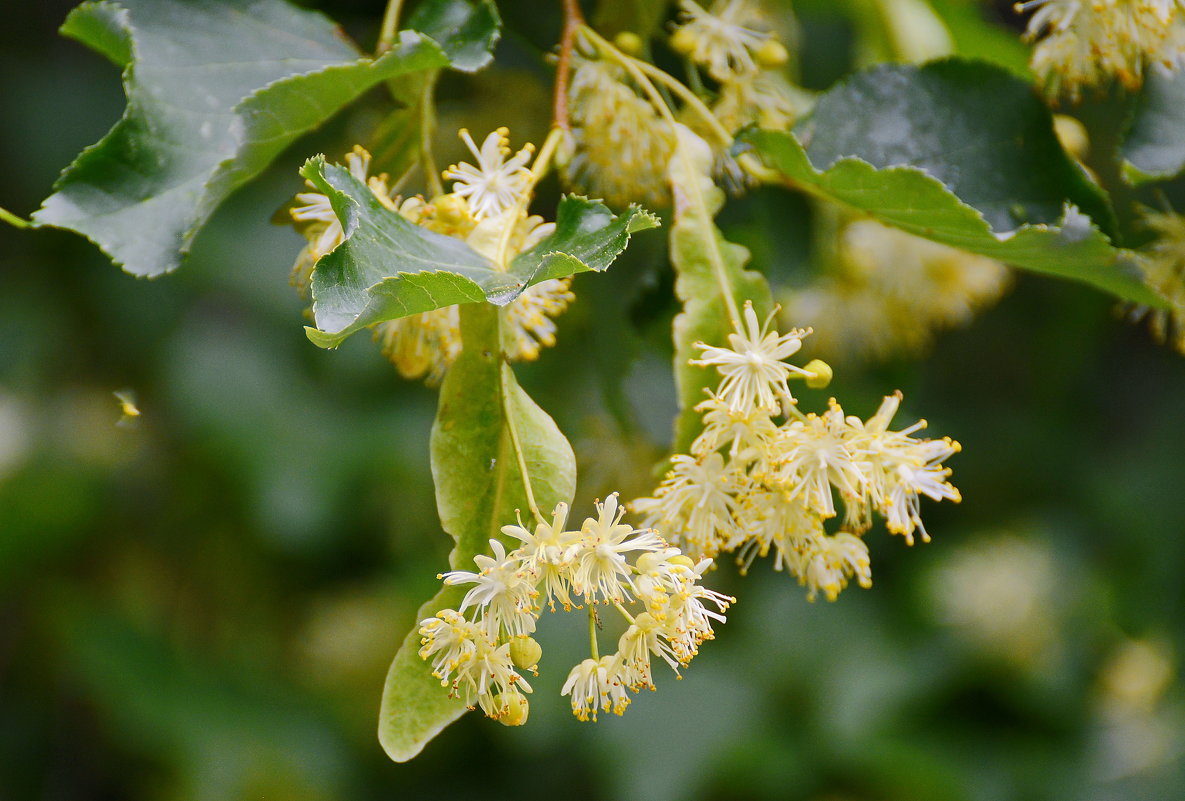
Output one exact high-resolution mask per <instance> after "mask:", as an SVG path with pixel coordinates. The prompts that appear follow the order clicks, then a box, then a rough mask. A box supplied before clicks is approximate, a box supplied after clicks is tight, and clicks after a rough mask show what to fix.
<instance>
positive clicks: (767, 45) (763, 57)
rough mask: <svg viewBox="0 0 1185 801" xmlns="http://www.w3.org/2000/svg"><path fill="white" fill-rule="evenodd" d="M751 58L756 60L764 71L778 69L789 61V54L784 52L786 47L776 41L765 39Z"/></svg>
mask: <svg viewBox="0 0 1185 801" xmlns="http://www.w3.org/2000/svg"><path fill="white" fill-rule="evenodd" d="M753 56H754V58H756V59H757V63H758V64H760V65H761V66H762V67H765V68H766V69H773V68H774V67H780V66H782V65H783V64H785V63H786V62H787V61H789V60H790V53H789V52H788V51H787V50H786V46H785V45H784V44H782V43H781V42H779V41H778V40H777V39H766V40H765V41H764V42H762V43H761V47H759V48H757V52H756V53H754V54H753Z"/></svg>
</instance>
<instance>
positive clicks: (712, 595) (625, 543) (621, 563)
mask: <svg viewBox="0 0 1185 801" xmlns="http://www.w3.org/2000/svg"><path fill="white" fill-rule="evenodd" d="M624 514H625V509H624V508H623V507H621V506H620V505H619V504H618V501H617V495H616V493H614V494H613V495H610V496H609V497H608V498H606V499H605V501H604V502H603V503H598V504H597V516H596V517H590V518H588V519H586V520H585V521H584V523H583V524H582V525H581V526H580V528H579V529H576V530H569V529H568V528H567V522H568V521H567V518H568V507H567V504H563V503H561V504H559V505H558V506H556V508H555V511H554V514H553V516H552V519H551V521H550V522H539V523H538V524H537V525H536V526H535V528H534V530H531V529H530V528H529V527H528V526H526V525H524V524H523V523H522V521H521V520H520V521H519V523H518V524H517V525H507V526H503V527H502V533H503V534H504V535H505V536H506V537H507V538H509V539H511V540H516V541H518V542H519V543H521V544H520V545H519V546H518V547H516V548H515V549H514V550H512V551H510V552H507V551H506V549H505V546H504V545H503V543H502V542H501V541H499V540H490V548H491V552H492V555H491V556H485V555H480V556H477V557H474V562H475V564H476V567H477V570H476V571H466V570H453V571H450V572H448V573H444V574H441V576H440V578H441V579H443V581H444V583H445V584H450V585H458V586H469V589H468V591H467V592H466V593H465V597H464V598H463V599H462V601H461V604H460V608H459V609H456V610H454V609H443V610H441V611H439V612H437V613H436V615H435V616H434V617H430V618H427V619H425V620H422V621H420V635H421V638H422V639H421V648H420V651H419V653H420V657H421V658H423V659H425V660H426V661H428V662H429V663H430V665H431V667H432V674H433V675H434V676H436V677H437V678H438V679H440V681H441V684H442V686H445V687H448V688H449V693H450V695H452V696H454V697H457V698H460V699H461V700H462V701H463V702H464V703H465V704H466V705H467V706H469V707H470V708H475V707H480V708H481V710H482V711H483V712H484V713H485V714H486V715H488V716H489V717H491V718H494V719H497V720H500V721H501V722H503V723H506V724H508V725H519V724H521V723H523V722H525V721H526V717H527V711H528V704H527V701H526V699H525V698H524V697H523V695H522V693H523V692H531V687H530V685H529V684H528V683H527V682H526V680H525V679H523V676H522V673H521V672H520V671H526V670H531V671H535V669H536V667H537V663H538V661H539V658H540V656H541V654H542V649H541V648H540V646H539V644H538V643H537V642H536V641H535V640H534V638H532V637H531V636H530V635H531V634H532V633H533V632H534V631H535V624H536V621H537V619H538V617H539V615H540V614H541V612H542V609H543V606H544V605H546V606H547V607H548V608H549V609H551V610H552V611H554V610H555V607H556V604H557V603H558V604H559V605H560V606H561V607H562V608H563V609H565V610H570V609H572V608H573V607H576V608H583V607H587V609H588V613H589V615H590V625H595V624H597V623H599V617H598V616H597V611H596V610H597V609H598V607H609V606H612V607H613V608H615V609H617V610H618V611H619V612H620V613H621V614H622V616H623V617H624V618H625V620H626V621H627V623H628V626H627V628H626V630H625V632H624V633H623V634H622V635H621V636H620V638H619V640H618V650H617V651H616V652H615V653H613V654H609V655H606V656H601V655H599V653H598V650H597V645H596V633H595V628H590V631H591V636H592V642H591V645H592V655H591V656H590V658H589V659H586V660H584V661H583V662H581V663H580V664H578V665H577V666H576V667H574V668H573V669H572V671H571V673H570V674H569V675H568V679H567V681H566V682H565V683H564V686H563V694H564V695H568V696H570V697H571V702H572V711H573V714H575V715H576V717H578V718H579V719H581V720H587V719H588V718H590V717H591V718H592V719H593V720H596V718H597V714H598V712H600V711H605V712H612V713H614V714H617V715H620V714H622V712H623V711H624V710H625V708H626V707H627V706H628V705H629V703H630V692H631V691H633V692H636V691H638V690H640V689H642V688H643V687H645V688H649V689H654V680H653V675H652V671H651V661H652V657H656V658H658V659H661V660H662V661H663V662H665V663H666V664H667V665H669V666H670V667H671V668H672V669H673V670H674V671H675V672H676V674H678V672H679V668H681V667H685V666H686V665H687V664H688V663H689V662H690V661H691V659H692V657H694V656H695V655H696V653H697V652H698V650H699V646H700V644H701V643H702V642H703V641H704V640H709V639H712V637H713V632H712V625H713V623H714V622H717V623H722V622H724V619H725V618H724V614H723V612H724V611H725V610H726V609H727V608H728V606H729V605H730V604H731V603H732V602H733V599H732V598H729V597H727V596H725V595H721V594H720V593H718V592H714V591H712V590H709V589H707V588H705V587H702V586H700V584H699V580H700V578H701V577H702V576H703V574H704V572H705V571H706V570H707V569H708V568H709V567H710V566H711V564H712V560H711V559H701V560H700V561H699V562H698V563H696V562H692V560H691V559H689V558H688V557H686V556H684V555H683V554H682V553H681V552H680V551H679V550H678V549H677V548H674V547H672V546H671V545H669V544H668V543H667V542H666V541H665V540H663V538H662V537H660V536H659V534H658V533H657V532H656V531H654V530H651V529H637V528H634V527H633V526H631V525H629V524H626V523H623V522H622V517H623V515H624ZM627 606H634V607H637V608H636V609H635V612H634V613H631V612H630V610H629V609H628V608H627Z"/></svg>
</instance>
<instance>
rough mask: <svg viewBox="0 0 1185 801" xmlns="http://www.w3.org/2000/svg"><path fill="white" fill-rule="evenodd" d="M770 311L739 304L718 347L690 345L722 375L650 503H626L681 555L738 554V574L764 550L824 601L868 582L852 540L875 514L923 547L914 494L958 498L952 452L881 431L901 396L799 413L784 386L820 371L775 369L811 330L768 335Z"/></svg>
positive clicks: (906, 432) (865, 564) (907, 432)
mask: <svg viewBox="0 0 1185 801" xmlns="http://www.w3.org/2000/svg"><path fill="white" fill-rule="evenodd" d="M772 316H773V315H772V314H771V315H770V319H767V320H766V322H765V324H764V326H762V325H759V323H758V319H757V315H756V313H755V312H754V310H753V307H752V305H751V304H746V306H745V309H744V312H743V317H744V321H743V323H741V322H739V321H738V324H737V330H736V332H735V333H733V334H732V335H730V337H729V345H730V346H729V347H727V348H724V347H713V346H708V345H702V344H701V345H699V347H700V348H701V349H702V350H703V352H704V353H703V358H702V359H698V360H695V361H693V362H692V363H693V364H698V365H702V366H705V367H715V368H716V369H717V371H718V372H719V373H720V375H721V376H722V380H721V382H720V385H719V387H718V388H717V390H716V392H715V393H713V394H710V395H709V397H708V398H707V400H705V401H704V402H703V403H701V404H700V405H699V406H698V407H697V410H698V411H700V412H702V414H703V423H704V428H703V431H702V433H701V434H700V436H699V437H698V438H697V439H696V440H695V441H694V442H693V443H692V445H691V449H690V450H691V452H690V453H689V454H682V455H678V456H675V457H674V459H673V461H672V468H671V470H670V472H669V473H668V474H667V476H666V478H665V479H664V480H663V481H662V483H661V484H660V485H659V487H658V489H657V490H656V491H655V493H654V496H653V497H650V498H642V499H639V500H636V501H634V502H633V504H631V506H632V508H633V509H634V510H635V511H637V512H639V513H641V514H643V515H644V516H645V523H646V525H651V526H657V527H659V528H661V529H662V530H663V531H664V532H666V534H667V536H668V537H669V538H670V540H671V542H672V544H674V545H677V546H678V547H679V548H680V549H682V550H683V552H684V553H686V554H688V555H689V556H691V557H692V558H711V557H714V556H716V555H717V554H719V553H721V552H724V551H738V552H739V558H738V561H740V563H741V564H742V565H743V566H744V568H745V569H748V567H749V566H750V565H751V564H752V562H753V560H754V559H755V558H756V557H759V556H766V555H767V554H769V553H770V552H771V551H772V552H773V554H774V568H775V569H776V570H783V569H784V570H786V571H788V572H789V573H791V574H792V575H794V576H795V577H796V578H797V579H798V580H799V582H800V583H801V584H803V585H805V586H806V587H807V590H808V597H809V598H811V599H812V600H813V599H814V598H815V597H816V595H817V594H818V593H820V592H821V593H823V594H824V595H825V596H826V597H827V598H828V600H834V599H835V598H836V596H837V595H838V594H839V592H840V591H841V590H842V589H843V588H844V587H845V586H847V583H848V581H849V580H851V579H853V578H854V579H855V580H856V581H857V582H858V583H859V584H860V585H861V586H863V587H868V586H870V585H871V583H872V574H871V565H870V561H869V557H868V548H867V546H866V545H865V543H864V541H863V539H862V535H863V534H864V533H865V532H866V531H867V530H868V529H869V528H870V527H871V525H872V521H873V515H874V513H875V514H879V515H880V516H882V517H883V518H884V519H885V523H886V527H887V528H888V529H889V531H890V532H892V533H894V534H900V535H901V536H903V537H904V538H905V540H906V542H907V543H909V544H913V542H914V539H915V537H916V538H920V539H922V540H923V541H928V540H929V535H928V534H927V532H926V529H925V526H924V525H923V524H922V519H921V514H920V501H921V497H922V496H926V497H929V498H932V499H934V500H941V499H943V498H947V499H950V500H954V501H958V500H959V493H958V490H956V489H955V488H954V487H953V486H952V485H951V484H950V483H949V482H948V481H947V478H948V477H949V475H950V470H949V469H948V468H946V467H944V466H943V464H942V463H943V461H944V460H945V459H946V458H948V457H949V456H951V455H952V454H954V453H956V452H958V450H959V445H958V443H956V442H953V441H951V440H950V439H942V440H929V439H917V438H915V437H914V436H913V435H914V434H915V433H916V432H917V431H919V430H920V429H922V428H924V427H925V425H926V424H925V422H924V421H922V422H918V423H915V424H914V425H912V426H909V427H908V428H905V429H902V430H900V431H893V430H890V428H889V426H890V424H891V422H892V419H893V417H894V415H895V414H896V412H897V408H898V405H899V404H900V402H901V395H900V393H898V394H895V395H892V396H889V397H887V398H885V399H884V402H883V403H882V404H881V406H880V408H879V409H878V410H877V412H876V414H874V415H873V416H872V417H870V418H869V419H868V420H861V419H860V418H858V417H855V416H850V415H845V414H844V411H843V409H842V408H841V407H840V405H839V404H838V403H837V402H836V401H835V400H834V399H832V400H831V401H830V403H829V404H828V409H827V411H825V412H823V413H822V414H815V413H810V414H804V413H803V412H801V411H800V410H799V409H798V407H797V401H796V400H795V399H794V397H793V395H792V394H791V392H790V390H789V386H788V384H787V379H790V378H801V379H805V381H806V382H807V384H808V385H809V386H814V387H822V386H825V385H826V384H827V383H828V382H829V381H830V378H831V369H830V367H828V366H827V365H826V364H825V363H823V362H820V361H817V360H816V361H812V362H809V363H808V364H807V365H806V366H805V367H796V366H794V365H790V364H786V363H785V362H784V361H783V360H784V359H785V358H787V357H788V356H790V355H792V354H794V353H795V352H797V351H798V349H799V347H800V346H801V343H802V338H803V337H804V336H806V335H807V334H808V333H810V332H809V331H804V330H794V331H791V332H790V333H788V334H778V333H777V332H776V331H774V330H771V327H770V324H771V320H772ZM778 418H784V419H782V420H781V421H780V422H779V420H778ZM837 498H838V504H837ZM840 511H842V512H843V517H842V521H841V525H840V531H838V532H837V533H829V532H828V531H827V530H826V527H825V523H826V521H828V520H830V519H831V518H835V517H837V516H838V515H839V513H840Z"/></svg>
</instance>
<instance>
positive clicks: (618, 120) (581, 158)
mask: <svg viewBox="0 0 1185 801" xmlns="http://www.w3.org/2000/svg"><path fill="white" fill-rule="evenodd" d="M573 66H574V70H573V73H572V83H571V86H570V87H569V93H568V97H569V99H568V108H569V111H570V114H571V121H572V144H573V148H574V149H573V153H572V158H571V159H570V160H569V162H568V164H567V165H566V167H565V178H566V179H567V181H568V182H569V183H572V184H574V185H576V186H579V187H581V188H583V189H584V190H585V191H587V192H589V193H591V194H592V195H595V196H597V197H600V198H603V199H604V200H605V202H606V203H609V204H611V205H617V206H624V205H626V204H628V203H634V202H636V203H644V204H646V205H649V206H665V205H667V204H669V203H670V189H669V188H668V186H667V182H666V165H667V162H668V161H669V160H670V158H671V153H672V152H673V149H674V141H675V134H674V131H672V130H671V127H670V125H669V124H668V123H667V122H666V121H664V120H663V119H662V118H661V117H660V116H659V115H658V112H657V111H655V109H654V106H653V105H651V103H650V102H649V101H648V100H646V99H645V98H643V97H642V96H640V95H639V94H638V92H637V90H636V88H635V87H634V85H633V84H632V83H631V82H630V81H629V80H628V79H627V77H626V75H625V70H624V69H623V68H622V67H621V66H620V65H618V64H615V63H613V62H612V61H609V60H607V59H601V58H596V57H595V56H588V57H585V56H581V55H580V54H578V53H577V54H575V55H574V56H573Z"/></svg>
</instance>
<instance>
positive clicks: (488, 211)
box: [290, 128, 575, 384]
mask: <svg viewBox="0 0 1185 801" xmlns="http://www.w3.org/2000/svg"><path fill="white" fill-rule="evenodd" d="M507 134H508V131H507V130H506V129H505V128H499V129H498V130H496V131H493V132H492V133H490V134H489V135H488V136H486V138H485V139H484V140H483V142H482V144H481V146H480V147H479V146H478V145H477V144H476V143H475V142H474V140H473V138H472V137H471V136H470V135H469V132H468V131H466V130H464V129H462V130H461V132H460V136H461V139H462V140H463V141H464V142H465V144H466V145H467V146H468V147H469V150H470V151H471V152H472V153H473V156H474V159H475V160H476V161H477V166H473V165H471V164H467V163H461V164H454V165H452V166H450V167H449V168H448V169H447V170H445V172H444V177H445V178H446V179H451V180H453V181H454V183H453V191H452V192H451V193H447V194H443V195H439V196H437V197H435V198H432V199H431V200H426V199H425V198H423V197H421V196H418V195H417V196H415V197H409V198H407V199H406V200H405V199H402V198H400V197H398V196H397V195H395V194H394V192H393V191H392V190H391V189H390V187H389V182H388V177H387V176H386V174H381V175H370V162H371V157H370V154H369V153H367V152H366V151H365V150H364V149H363V148H361V147H359V146H355V147H354V150H353V152H351V153H349V154H347V155H346V165H347V167H348V168H349V170H350V172H351V173H352V174H353V175H354V177H355V178H357V179H358V180H359V181H362V182H364V183H366V185H367V186H368V187H369V188H370V191H371V192H373V193H374V196H375V197H376V198H378V199H379V201H380V202H381V203H382V204H383V205H384V206H386V207H387V208H388V209H390V210H391V211H394V212H397V213H398V214H400V215H401V216H402V217H404V218H405V219H407V220H410V221H411V222H413V223H415V224H416V225H420V226H423V227H424V228H427V229H428V230H430V231H434V232H435V233H438V234H444V235H445V236H453V237H456V238H458V239H462V240H464V241H465V243H466V244H467V245H469V247H471V248H472V249H473V250H475V251H477V252H478V253H480V254H482V255H483V256H486V257H487V258H489V259H491V260H493V261H495V262H499V261H505V262H508V261H509V260H510V259H512V258H513V257H514V256H516V255H518V254H519V253H521V252H522V251H524V250H528V249H530V248H531V247H534V246H535V245H536V244H538V243H539V242H540V241H541V240H543V239H544V238H545V237H546V236H548V235H549V234H551V233H552V232H553V231H554V230H555V223H546V222H544V221H543V218H541V217H538V216H535V215H529V214H527V212H526V209H525V206H526V200H527V197H528V196H529V193H530V191H531V188H532V185H533V183H532V181H533V179H532V177H531V172H530V170H529V169H527V167H526V164H527V162H528V161H529V160H530V158H531V154H532V153H533V152H534V148H533V146H531V145H529V144H528V145H526V146H525V147H523V148H522V149H521V150H519V151H518V153H516V154H514V155H513V156H511V155H510V148H509V146H508V144H509V140H508V138H507ZM508 156H509V158H507V157H508ZM290 213H291V216H292V220H293V223H294V225H295V226H296V228H297V230H298V231H300V233H301V234H303V235H304V237H305V239H306V240H307V243H306V245H305V247H304V249H303V250H302V251H301V252H300V255H299V256H298V257H297V260H296V264H295V266H294V267H293V270H292V283H293V285H294V286H295V287H297V289H298V291H300V292H301V294H302V296H307V294H308V287H309V283H310V280H311V277H312V272H313V270H314V268H315V265H316V263H317V261H318V260H319V259H320V258H321V257H322V256H324V255H325V254H327V253H329V252H330V251H332V250H333V249H334V248H336V247H337V246H338V245H340V244H341V243H342V241H343V240H344V238H345V234H344V232H343V229H342V226H341V223H340V222H339V221H338V219H337V215H336V214H335V213H334V211H333V207H332V206H331V205H330V203H329V198H327V197H326V196H325V195H324V194H322V193H320V192H317V191H310V192H301V193H299V194H298V195H297V196H296V203H295V205H294V206H293V208H292V209H291V212H290ZM570 285H571V279H570V278H561V279H552V280H548V281H543V282H541V283H538V284H535V285H533V286H531V287H528V288H527V290H526V291H524V292H523V293H522V294H521V295H520V296H519V297H518V298H516V299H515V300H513V301H511V303H510V304H508V305H507V307H506V312H505V313H506V322H507V329H508V330H509V332H510V335H509V337H508V346H507V354H506V355H507V358H509V359H511V360H516V361H517V360H533V359H536V358H538V356H539V352H540V349H541V348H542V347H545V346H551V345H554V344H555V331H556V328H555V323H554V321H553V319H552V318H554V317H556V316H558V315H559V314H561V313H563V311H564V310H565V309H566V308H567V307H568V304H569V303H571V302H572V300H574V298H575V296H574V295H573V294H572V292H571V289H570ZM373 332H374V338H375V340H376V341H377V342H378V343H379V345H380V347H381V349H382V352H383V354H384V355H385V356H386V357H387V358H388V359H389V360H390V361H391V362H392V363H393V364H394V365H395V367H396V369H398V370H399V373H400V374H401V375H403V376H404V377H405V378H412V379H415V378H421V377H425V378H426V379H427V381H428V383H430V384H435V383H438V382H439V381H440V379H441V377H442V376H443V375H444V373H445V371H446V370H447V369H448V367H449V365H451V364H452V363H453V362H454V361H455V360H456V358H457V356H458V355H459V354H460V352H461V333H460V317H459V313H458V310H457V307H456V306H447V307H444V308H441V309H434V310H432V311H428V312H423V313H422V314H414V315H411V316H409V317H403V318H400V319H397V320H391V321H388V322H383V323H379V324H377V325H375V326H374V329H373Z"/></svg>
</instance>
